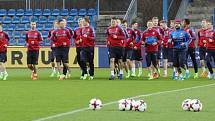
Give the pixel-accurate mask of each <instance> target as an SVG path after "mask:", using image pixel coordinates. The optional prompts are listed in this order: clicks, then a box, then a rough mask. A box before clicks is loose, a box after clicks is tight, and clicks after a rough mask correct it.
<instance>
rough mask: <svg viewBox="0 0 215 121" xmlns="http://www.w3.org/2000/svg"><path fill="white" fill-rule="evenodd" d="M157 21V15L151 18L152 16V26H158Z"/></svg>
mask: <svg viewBox="0 0 215 121" xmlns="http://www.w3.org/2000/svg"><path fill="white" fill-rule="evenodd" d="M158 21H159V20H158V17H153V18H152V22H153V25H154V26H158Z"/></svg>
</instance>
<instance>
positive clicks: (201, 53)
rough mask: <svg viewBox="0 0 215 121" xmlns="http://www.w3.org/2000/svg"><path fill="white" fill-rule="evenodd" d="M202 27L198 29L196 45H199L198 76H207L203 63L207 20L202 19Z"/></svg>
mask: <svg viewBox="0 0 215 121" xmlns="http://www.w3.org/2000/svg"><path fill="white" fill-rule="evenodd" d="M201 25H202V28H201V29H200V30H199V31H198V47H199V56H200V64H201V67H202V73H201V75H200V77H207V76H208V72H207V71H206V67H205V66H206V65H205V62H206V60H205V56H206V51H207V50H206V42H207V41H206V40H207V38H206V32H207V20H206V19H203V20H202V24H201Z"/></svg>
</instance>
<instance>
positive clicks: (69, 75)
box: [62, 18, 74, 78]
mask: <svg viewBox="0 0 215 121" xmlns="http://www.w3.org/2000/svg"><path fill="white" fill-rule="evenodd" d="M62 20H63V22H64V28H66V29H68V30H69V33H70V35H71V39H72V37H73V35H74V31H73V30H72V29H71V28H70V27H68V23H67V20H66V19H65V18H63V19H62ZM71 39H70V42H71V41H72V40H71ZM63 69H64V70H65V69H66V68H65V67H63ZM70 77H71V69H70V68H69V67H68V68H67V73H66V78H70Z"/></svg>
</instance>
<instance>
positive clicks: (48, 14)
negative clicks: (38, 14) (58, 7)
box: [43, 9, 51, 16]
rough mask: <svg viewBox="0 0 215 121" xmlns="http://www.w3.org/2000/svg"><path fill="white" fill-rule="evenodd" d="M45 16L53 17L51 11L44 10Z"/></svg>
mask: <svg viewBox="0 0 215 121" xmlns="http://www.w3.org/2000/svg"><path fill="white" fill-rule="evenodd" d="M43 15H44V16H50V15H51V10H50V9H44V10H43Z"/></svg>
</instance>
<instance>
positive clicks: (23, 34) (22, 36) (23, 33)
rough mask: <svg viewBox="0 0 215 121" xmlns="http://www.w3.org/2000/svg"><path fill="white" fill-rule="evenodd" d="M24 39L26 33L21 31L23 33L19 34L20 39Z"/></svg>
mask: <svg viewBox="0 0 215 121" xmlns="http://www.w3.org/2000/svg"><path fill="white" fill-rule="evenodd" d="M25 37H26V32H24V31H23V32H22V33H21V38H22V39H25Z"/></svg>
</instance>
